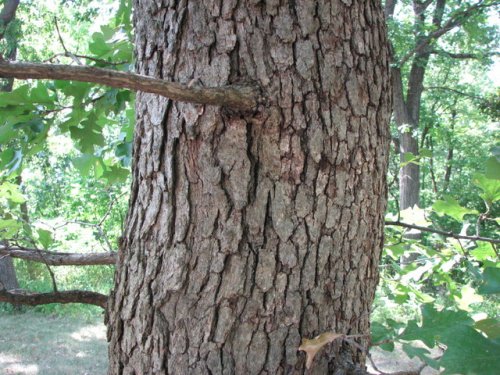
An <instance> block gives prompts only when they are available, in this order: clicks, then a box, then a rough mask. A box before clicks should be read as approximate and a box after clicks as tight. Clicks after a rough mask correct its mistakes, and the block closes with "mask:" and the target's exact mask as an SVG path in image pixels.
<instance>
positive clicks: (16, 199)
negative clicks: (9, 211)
mask: <svg viewBox="0 0 500 375" xmlns="http://www.w3.org/2000/svg"><path fill="white" fill-rule="evenodd" d="M0 198H4V199H7V200H8V201H10V202H12V203H17V204H20V203H23V202H25V201H26V198H25V197H24V195H23V194H22V193H21V191H20V190H19V185H17V184H13V183H10V182H4V183H2V184H1V185H0Z"/></svg>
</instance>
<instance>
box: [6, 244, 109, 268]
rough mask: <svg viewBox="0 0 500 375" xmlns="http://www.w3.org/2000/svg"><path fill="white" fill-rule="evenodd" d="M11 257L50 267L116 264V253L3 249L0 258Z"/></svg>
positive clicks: (22, 248) (23, 248) (18, 248)
mask: <svg viewBox="0 0 500 375" xmlns="http://www.w3.org/2000/svg"><path fill="white" fill-rule="evenodd" d="M1 256H9V257H12V258H19V259H24V260H30V261H33V262H39V263H44V264H47V265H49V266H96V265H106V264H111V265H112V264H115V263H116V253H111V252H109V253H90V254H83V253H59V252H55V251H46V250H39V249H30V248H25V247H2V246H0V257H1Z"/></svg>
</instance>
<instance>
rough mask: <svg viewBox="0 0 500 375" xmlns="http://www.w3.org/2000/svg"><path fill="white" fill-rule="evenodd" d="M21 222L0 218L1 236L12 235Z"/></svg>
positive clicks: (20, 225) (8, 236)
mask: <svg viewBox="0 0 500 375" xmlns="http://www.w3.org/2000/svg"><path fill="white" fill-rule="evenodd" d="M21 228H22V224H21V223H20V222H19V221H17V220H14V219H5V220H3V219H0V235H1V236H2V238H10V237H13V236H14V235H15V234H16V233H17V232H18V231H19V230H20V229H21Z"/></svg>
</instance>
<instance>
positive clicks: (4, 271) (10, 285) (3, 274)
mask: <svg viewBox="0 0 500 375" xmlns="http://www.w3.org/2000/svg"><path fill="white" fill-rule="evenodd" d="M0 258H1V259H0V284H1V285H0V288H2V286H3V289H6V290H12V289H19V284H18V282H17V277H16V270H15V269H14V263H13V262H12V258H11V257H9V256H5V255H1V256H0Z"/></svg>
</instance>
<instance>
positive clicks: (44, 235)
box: [37, 228, 54, 249]
mask: <svg viewBox="0 0 500 375" xmlns="http://www.w3.org/2000/svg"><path fill="white" fill-rule="evenodd" d="M37 233H38V240H39V241H40V243H41V244H42V246H43V248H44V249H48V248H49V247H50V245H52V243H53V242H54V239H53V237H52V232H51V231H49V230H45V229H41V228H39V229H38V230H37Z"/></svg>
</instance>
